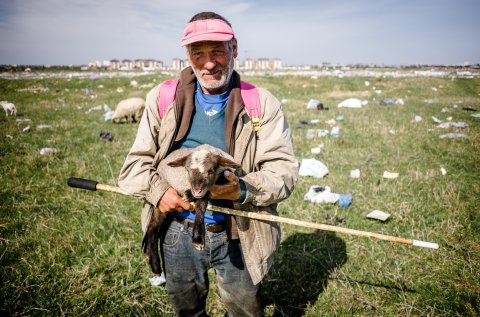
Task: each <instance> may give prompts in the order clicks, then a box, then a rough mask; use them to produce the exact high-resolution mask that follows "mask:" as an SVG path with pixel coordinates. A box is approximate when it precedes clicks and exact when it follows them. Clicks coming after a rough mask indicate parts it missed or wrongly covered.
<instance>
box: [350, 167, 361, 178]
mask: <svg viewBox="0 0 480 317" xmlns="http://www.w3.org/2000/svg"><path fill="white" fill-rule="evenodd" d="M350 177H351V178H360V170H359V169H358V168H357V169H354V170H351V171H350Z"/></svg>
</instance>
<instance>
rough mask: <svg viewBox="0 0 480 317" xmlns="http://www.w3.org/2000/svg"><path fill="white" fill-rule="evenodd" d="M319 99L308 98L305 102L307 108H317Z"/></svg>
mask: <svg viewBox="0 0 480 317" xmlns="http://www.w3.org/2000/svg"><path fill="white" fill-rule="evenodd" d="M319 105H320V101H319V100H317V99H310V100H309V101H308V103H307V109H318V106H319Z"/></svg>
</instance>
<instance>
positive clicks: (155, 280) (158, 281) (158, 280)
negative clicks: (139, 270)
mask: <svg viewBox="0 0 480 317" xmlns="http://www.w3.org/2000/svg"><path fill="white" fill-rule="evenodd" d="M148 280H149V281H150V285H152V286H160V285H162V284H165V283H166V282H167V280H166V279H165V274H164V273H163V272H162V274H161V275H160V276H158V275H155V276H154V277H149V278H148Z"/></svg>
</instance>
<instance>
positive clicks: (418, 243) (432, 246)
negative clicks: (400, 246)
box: [412, 240, 438, 249]
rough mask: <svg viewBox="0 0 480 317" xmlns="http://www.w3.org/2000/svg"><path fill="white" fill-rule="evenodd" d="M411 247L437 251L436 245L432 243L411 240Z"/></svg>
mask: <svg viewBox="0 0 480 317" xmlns="http://www.w3.org/2000/svg"><path fill="white" fill-rule="evenodd" d="M412 245H414V246H416V247H422V248H429V249H438V243H433V242H426V241H418V240H413V243H412Z"/></svg>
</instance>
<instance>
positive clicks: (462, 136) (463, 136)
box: [440, 133, 470, 139]
mask: <svg viewBox="0 0 480 317" xmlns="http://www.w3.org/2000/svg"><path fill="white" fill-rule="evenodd" d="M469 138H470V137H469V136H468V135H466V134H463V133H447V134H442V135H441V136H440V139H469Z"/></svg>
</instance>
